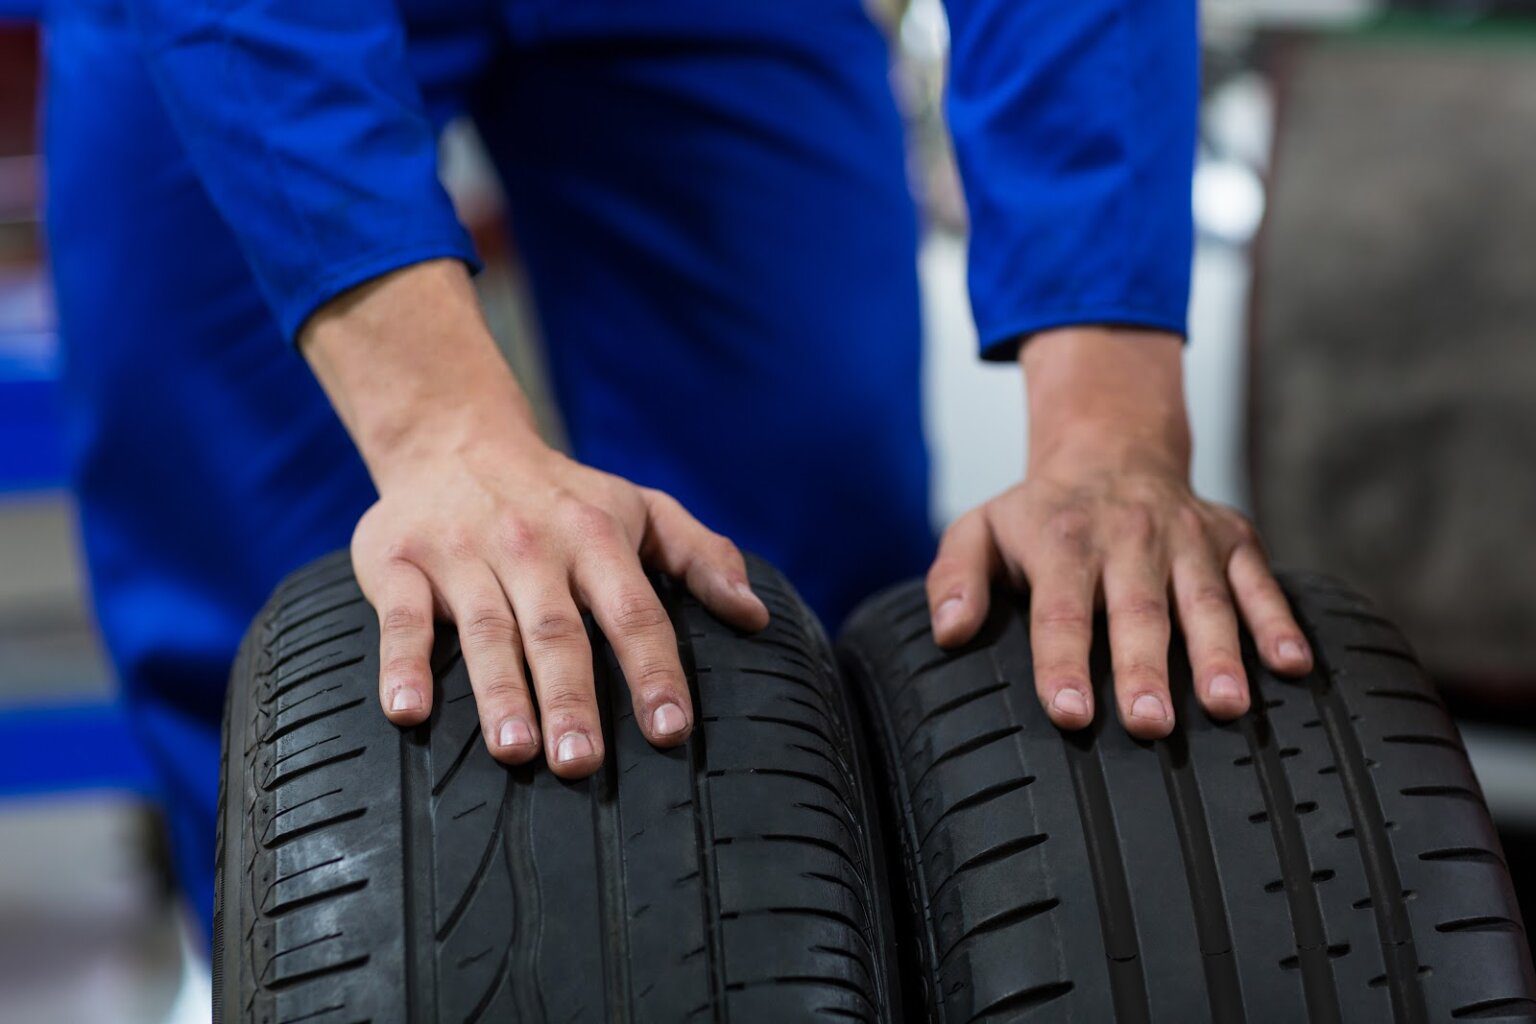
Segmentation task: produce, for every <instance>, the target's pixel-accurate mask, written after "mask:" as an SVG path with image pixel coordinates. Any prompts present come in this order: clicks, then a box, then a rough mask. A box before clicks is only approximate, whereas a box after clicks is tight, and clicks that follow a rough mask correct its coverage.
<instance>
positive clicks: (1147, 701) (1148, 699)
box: [1131, 693, 1168, 722]
mask: <svg viewBox="0 0 1536 1024" xmlns="http://www.w3.org/2000/svg"><path fill="white" fill-rule="evenodd" d="M1131 717H1132V718H1146V719H1149V720H1151V721H1154V722H1162V721H1166V720H1167V718H1168V711H1167V709H1166V708H1164V707H1163V702H1162V701H1160V700H1158V699H1157V698H1156V697H1154V696H1152V695H1151V694H1150V693H1144V694H1142V695H1141V696H1140V697H1137V698H1136V699H1135V700H1133V701H1131Z"/></svg>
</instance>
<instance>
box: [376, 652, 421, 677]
mask: <svg viewBox="0 0 1536 1024" xmlns="http://www.w3.org/2000/svg"><path fill="white" fill-rule="evenodd" d="M426 667H427V666H426V665H425V664H424V663H423V661H422V660H421V659H420V658H412V657H410V656H409V655H404V654H397V655H394V656H392V657H389V658H386V659H385V661H384V665H383V668H382V670H381V671H380V673H379V676H380V678H389V679H406V678H411V677H413V676H417V675H422V674H424V670H425V669H426Z"/></svg>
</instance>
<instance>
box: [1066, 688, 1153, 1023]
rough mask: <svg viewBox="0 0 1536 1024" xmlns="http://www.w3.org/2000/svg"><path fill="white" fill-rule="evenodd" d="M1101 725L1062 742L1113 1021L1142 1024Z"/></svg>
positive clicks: (1143, 1003) (1135, 946) (1143, 988)
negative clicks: (1094, 899)
mask: <svg viewBox="0 0 1536 1024" xmlns="http://www.w3.org/2000/svg"><path fill="white" fill-rule="evenodd" d="M1102 727H1103V716H1102V715H1100V716H1099V717H1098V719H1097V721H1096V724H1095V725H1094V726H1092V727H1090V729H1089V730H1085V731H1083V732H1076V733H1067V734H1065V735H1064V736H1063V737H1062V742H1063V745H1064V747H1065V749H1066V754H1067V769H1068V772H1069V773H1070V775H1071V777H1072V790H1073V794H1074V795H1075V796H1076V797H1077V812H1078V816H1079V817H1080V818H1081V820H1082V823H1083V841H1084V843H1085V844H1086V845H1087V848H1088V870H1089V873H1090V874H1091V875H1092V876H1093V891H1094V894H1095V895H1096V896H1097V897H1098V904H1099V925H1100V928H1101V929H1102V931H1103V935H1104V953H1105V956H1106V957H1107V959H1108V961H1109V962H1108V964H1107V967H1108V970H1109V984H1110V993H1111V996H1112V998H1113V1001H1114V1006H1115V1020H1116V1021H1117V1024H1144V1022H1149V1021H1150V1020H1151V1019H1152V1009H1151V1005H1150V1003H1149V1002H1148V999H1147V979H1146V975H1145V973H1144V972H1143V971H1142V966H1141V945H1140V940H1139V939H1138V938H1137V936H1136V916H1135V912H1134V910H1133V909H1132V902H1131V889H1130V883H1129V881H1128V880H1127V878H1126V874H1125V862H1124V860H1123V857H1122V853H1121V850H1120V836H1119V833H1118V831H1117V829H1116V827H1115V817H1114V806H1113V804H1111V802H1110V797H1109V784H1108V782H1107V781H1106V780H1105V778H1104V764H1103V761H1102V760H1101V759H1100V754H1099V747H1098V735H1097V732H1098V730H1099V729H1100V728H1102Z"/></svg>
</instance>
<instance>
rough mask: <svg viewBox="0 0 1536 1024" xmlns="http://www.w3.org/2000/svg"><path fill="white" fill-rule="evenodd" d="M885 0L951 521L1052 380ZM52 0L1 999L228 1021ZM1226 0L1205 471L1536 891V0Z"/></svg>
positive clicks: (492, 248) (6, 571)
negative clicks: (68, 286)
mask: <svg viewBox="0 0 1536 1024" xmlns="http://www.w3.org/2000/svg"><path fill="white" fill-rule="evenodd" d="M875 7H876V15H877V17H878V18H879V19H880V20H881V21H882V22H883V23H884V24H886V25H887V26H888V27H889V29H890V35H891V40H892V47H893V52H894V54H895V61H894V70H893V76H894V83H895V87H896V89H897V92H898V94H899V97H900V99H901V102H902V105H903V108H904V110H905V111H906V113H907V116H908V120H909V123H910V132H911V134H910V138H911V145H910V151H909V156H910V176H911V181H912V186H913V189H914V192H915V194H916V196H917V198H918V201H919V203H920V205H921V207H922V209H923V210H924V212H925V224H926V232H925V239H924V243H923V248H922V253H921V263H922V280H923V287H924V297H925V300H926V305H925V328H926V345H927V348H926V366H925V387H926V391H927V400H928V411H927V423H928V430H929V438H930V443H931V444H932V447H933V450H934V457H935V461H934V471H935V474H936V485H937V486H936V489H935V499H934V501H935V508H934V517H935V520H936V522H940V523H942V522H945V521H947V520H948V519H950V518H952V517H953V516H954V515H956V514H957V513H958V512H960V511H962V510H964V509H966V508H968V507H970V506H972V505H974V504H976V503H977V502H979V501H980V500H982V499H984V498H986V497H988V496H990V495H992V494H994V493H996V492H997V491H1000V490H1002V489H1004V488H1005V487H1007V486H1009V485H1010V484H1011V483H1013V482H1015V481H1016V480H1017V477H1018V473H1019V471H1020V468H1021V466H1022V464H1023V459H1024V435H1023V408H1022V392H1021V388H1020V385H1019V381H1018V379H1017V373H1016V371H1013V370H1012V369H1011V368H998V367H984V366H982V365H980V364H979V363H977V362H976V360H975V359H974V351H975V349H974V338H973V337H972V328H971V323H970V316H969V311H968V308H967V303H966V296H965V287H964V275H965V215H964V206H963V203H962V200H961V196H960V192H959V184H958V179H957V176H956V172H955V169H954V166H953V162H952V158H951V155H950V152H949V147H948V143H947V139H946V135H945V130H944V125H943V120H942V111H941V105H940V99H941V89H942V83H943V78H944V68H945V57H946V52H947V31H946V26H945V19H944V12H943V7H942V3H941V2H940V0H910V2H908V3H897V2H884V0H882V2H878V3H876V4H875ZM25 14H26V12H25V11H24V10H22V9H21V8H20V7H19V6H18V5H16V4H14V3H11V4H9V5H8V4H7V2H6V0H0V1024H11V1022H17V1024H21V1022H26V1024H52V1022H55V1021H57V1022H92V1024H96V1022H102V1024H118V1022H121V1024H140V1022H156V1024H158V1022H162V1021H167V1022H169V1021H175V1022H180V1021H198V1020H204V1021H205V1020H207V1018H208V990H209V983H208V971H207V966H206V964H205V963H203V962H202V961H201V954H200V953H197V952H194V947H195V945H196V944H195V943H194V942H192V941H191V940H190V939H189V938H188V931H187V926H186V924H185V913H184V910H183V908H181V907H178V906H177V904H176V900H175V897H174V895H173V890H172V888H171V886H170V883H169V881H168V875H167V871H168V869H167V866H166V859H165V854H164V850H163V843H162V839H161V832H160V825H159V821H158V818H157V816H156V814H155V811H154V809H153V804H152V802H151V799H150V794H151V793H152V788H153V787H152V782H151V778H150V774H149V771H148V768H147V766H146V765H145V763H144V762H143V759H142V756H141V755H140V753H139V752H138V751H137V750H136V749H135V747H134V745H133V743H132V742H131V740H130V738H129V736H128V732H127V730H126V727H125V725H124V722H123V719H122V717H121V715H120V713H119V711H118V709H117V707H116V705H115V701H114V684H113V681H112V678H111V673H110V670H109V668H108V667H107V665H106V663H105V660H104V658H103V656H102V654H101V651H100V650H99V647H98V645H97V642H96V639H95V636H94V633H93V630H92V626H91V620H90V611H89V604H88V597H87V595H86V594H85V593H84V592H83V590H82V586H81V572H80V566H79V563H78V558H77V554H76V544H75V537H74V526H73V521H72V512H71V505H70V499H69V495H68V492H67V489H66V480H65V479H64V474H63V467H62V464H61V439H60V437H59V427H58V418H57V405H56V403H57V400H58V399H57V394H56V385H55V380H56V374H57V359H58V354H57V348H56V338H55V334H54V330H53V323H52V315H51V310H50V301H49V287H48V279H47V273H46V267H45V259H44V254H43V252H42V250H41V231H40V228H39V225H38V223H37V216H38V215H37V210H38V204H39V199H40V196H39V195H38V182H39V181H40V180H41V177H42V175H41V173H40V168H39V166H38V161H39V158H38V157H37V156H36V155H35V154H36V153H37V151H38V148H39V147H38V140H37V130H38V126H37V124H36V118H35V110H36V105H37V98H38V92H39V87H40V86H39V83H40V82H41V81H45V80H46V69H44V68H40V67H39V66H38V61H37V56H36V54H37V48H38V47H37V42H38V41H37V29H36V26H35V24H33V23H32V22H30V21H29V20H28V19H27V18H26V17H25V16H24V15H25ZM1204 25H1205V43H1206V45H1205V65H1206V74H1205V88H1204V100H1203V103H1204V110H1203V118H1202V122H1203V133H1202V134H1203V138H1202V142H1201V151H1200V161H1199V169H1198V172H1197V177H1196V181H1195V189H1194V205H1195V212H1196V218H1197V223H1198V229H1199V246H1198V254H1197V257H1196V268H1195V269H1196V273H1195V294H1194V300H1193V308H1192V319H1191V324H1192V327H1191V339H1190V346H1189V349H1188V354H1187V362H1188V369H1189V379H1190V385H1189V400H1190V412H1191V415H1192V418H1193V423H1194V431H1195V439H1196V447H1195V484H1196V488H1197V489H1198V490H1199V491H1200V492H1201V493H1202V494H1203V495H1205V496H1206V497H1209V498H1213V499H1217V500H1221V501H1225V502H1229V503H1231V504H1233V505H1236V506H1238V507H1240V508H1243V509H1244V510H1246V511H1249V512H1250V513H1252V514H1253V515H1254V516H1255V517H1256V518H1257V520H1258V522H1259V524H1260V526H1261V527H1262V529H1263V530H1264V532H1265V534H1266V536H1267V538H1268V540H1269V543H1270V545H1271V547H1272V549H1273V552H1274V555H1275V557H1276V560H1277V562H1278V563H1279V564H1281V565H1284V566H1295V567H1307V568H1313V569H1319V570H1324V571H1327V572H1329V573H1332V574H1334V575H1337V576H1340V577H1343V578H1345V579H1347V580H1349V581H1350V582H1352V583H1354V584H1355V585H1356V586H1358V587H1360V588H1361V589H1363V590H1364V591H1365V592H1367V593H1368V594H1370V595H1372V596H1373V597H1374V598H1375V599H1376V600H1377V602H1378V603H1379V604H1380V605H1381V606H1382V607H1383V609H1384V610H1385V611H1386V612H1387V613H1388V614H1389V615H1390V616H1391V617H1393V618H1394V619H1396V620H1397V621H1398V622H1399V623H1400V624H1401V625H1402V626H1403V628H1404V630H1405V632H1406V633H1407V635H1408V636H1409V637H1410V638H1411V639H1412V640H1413V641H1414V643H1415V645H1416V647H1417V648H1418V650H1419V653H1420V655H1421V657H1422V658H1423V660H1424V661H1425V664H1426V665H1427V667H1428V668H1429V670H1430V672H1431V673H1432V674H1433V675H1434V676H1435V677H1436V679H1437V680H1438V681H1439V682H1440V683H1441V684H1442V686H1443V688H1444V691H1445V693H1446V696H1447V699H1448V700H1449V701H1450V703H1451V706H1452V708H1453V710H1454V711H1455V712H1456V713H1457V715H1458V717H1459V718H1460V720H1461V722H1462V726H1463V730H1464V732H1465V734H1466V738H1467V741H1468V747H1469V749H1470V750H1471V752H1472V759H1473V761H1474V764H1475V766H1476V768H1477V770H1478V773H1479V776H1480V777H1481V779H1482V782H1483V786H1484V788H1485V791H1486V794H1487V796H1488V799H1489V802H1490V804H1491V805H1492V808H1493V811H1494V816H1495V818H1496V819H1497V820H1498V822H1499V825H1500V828H1501V830H1502V832H1503V834H1504V842H1505V848H1506V851H1507V852H1508V854H1509V857H1510V863H1511V868H1512V869H1513V871H1514V872H1515V876H1516V879H1517V882H1518V884H1520V885H1521V886H1523V887H1524V891H1523V892H1522V901H1523V902H1524V903H1525V905H1526V912H1527V915H1528V919H1533V918H1531V916H1530V915H1531V906H1532V903H1531V901H1532V898H1533V896H1536V868H1533V867H1532V865H1533V864H1536V861H1532V860H1531V859H1530V858H1529V857H1528V856H1527V854H1528V852H1529V851H1531V850H1532V849H1533V844H1536V4H1532V3H1529V2H1524V3H1516V2H1505V3H1496V2H1491V0H1490V2H1472V0H1439V2H1430V0H1421V2H1418V3H1400V4H1399V3H1385V2H1372V0H1206V2H1205V3H1204ZM443 145H444V162H443V167H444V170H443V173H444V177H445V178H446V179H447V181H448V183H449V186H450V191H451V192H452V193H453V195H454V196H455V199H456V201H457V202H458V204H459V208H460V212H461V215H462V216H463V217H464V218H465V220H466V222H467V223H469V224H470V225H471V226H472V228H473V230H474V233H475V236H476V240H477V243H478V245H479V247H480V251H481V253H482V254H483V255H484V256H485V257H486V262H487V265H488V270H487V272H486V273H485V274H484V275H483V276H482V278H481V280H480V287H481V289H482V291H483V295H484V298H485V302H486V305H487V307H488V309H489V310H490V313H491V318H492V322H493V325H494V326H495V328H496V331H497V334H498V336H499V337H500V338H501V339H502V340H503V342H504V343H505V345H506V347H507V350H508V354H509V358H511V359H512V361H513V363H514V367H515V368H516V369H517V371H518V373H519V375H520V376H521V377H522V379H524V380H525V381H526V382H530V385H531V390H533V391H534V392H535V394H539V393H541V388H540V385H539V383H538V382H539V380H540V372H539V343H538V338H537V336H536V332H535V330H534V329H533V320H532V316H531V309H530V305H529V302H528V298H527V294H526V291H525V288H524V285H523V281H522V277H521V275H520V273H519V270H518V259H517V254H516V252H515V251H514V250H513V248H512V247H511V245H510V243H509V240H508V239H507V238H506V237H505V235H504V233H503V229H502V223H503V221H502V217H501V212H500V210H501V207H500V202H501V200H500V197H499V195H498V192H497V189H496V185H495V181H494V177H493V175H492V174H491V172H490V170H489V166H488V164H487V162H486V161H485V159H484V157H483V156H482V154H481V153H480V151H479V148H478V145H477V142H476V139H475V138H474V135H473V131H472V130H471V129H469V128H468V127H463V128H460V127H455V128H454V129H452V130H450V132H449V133H448V136H447V138H446V139H445V140H444V144H443ZM541 412H542V414H543V416H544V418H545V423H546V425H547V427H548V429H549V431H550V433H551V434H552V435H554V436H556V437H558V436H559V418H558V411H557V410H555V409H554V408H552V407H551V406H550V405H549V403H548V402H547V401H544V402H543V403H542V408H541Z"/></svg>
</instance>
